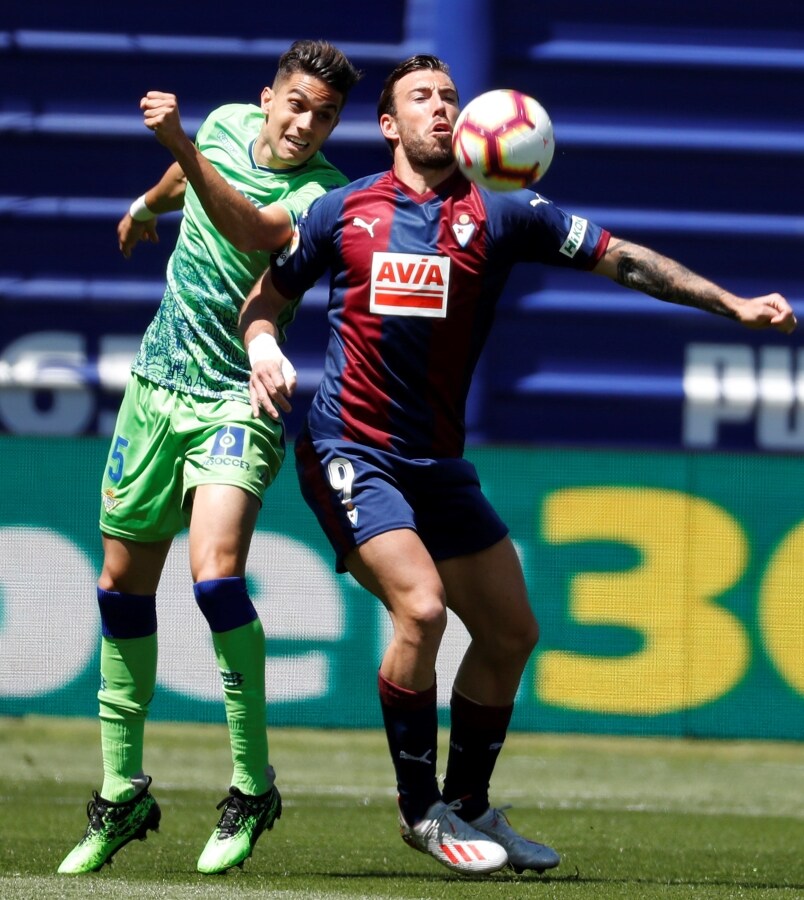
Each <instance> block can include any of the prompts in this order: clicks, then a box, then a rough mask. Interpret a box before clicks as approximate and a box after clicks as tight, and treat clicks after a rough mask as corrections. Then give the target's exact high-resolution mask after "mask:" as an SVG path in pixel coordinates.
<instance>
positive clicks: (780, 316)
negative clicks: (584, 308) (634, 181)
mask: <svg viewBox="0 0 804 900" xmlns="http://www.w3.org/2000/svg"><path fill="white" fill-rule="evenodd" d="M594 271H595V272H596V273H597V274H600V275H606V276H607V277H608V278H611V279H612V280H613V281H616V282H618V283H619V284H621V285H623V286H624V287H628V288H632V289H633V290H636V291H641V292H642V293H644V294H649V295H650V296H651V297H656V298H657V299H659V300H665V301H667V302H668V303H679V304H681V305H683V306H694V307H696V308H697V309H701V310H704V311H705V312H710V313H714V314H716V315H720V316H727V317H728V318H731V319H735V320H736V321H738V322H740V323H741V324H743V325H745V326H746V327H748V328H775V329H777V330H778V331H781V332H783V333H784V334H790V333H791V332H792V331H793V329H794V328H795V327H796V324H797V323H796V317H795V315H794V314H793V310H792V308H791V306H790V304H789V303H788V302H787V300H786V299H785V298H784V297H783V296H782V295H781V294H766V295H764V296H762V297H749V298H744V297H738V296H736V295H735V294H732V293H730V292H729V291H727V290H725V289H723V288H721V287H719V286H718V285H716V284H714V283H713V282H711V281H709V280H708V279H706V278H703V277H701V276H700V275H696V274H695V272H692V271H690V270H689V269H688V268H686V267H685V266H683V265H682V264H681V263H679V262H677V261H676V260H674V259H669V258H668V257H666V256H662V255H661V254H660V253H657V252H656V251H654V250H651V249H649V248H648V247H642V246H640V245H639V244H634V243H631V242H630V241H625V240H620V239H618V238H614V237H612V239H611V241H610V242H609V246H608V249H607V250H606V252H605V254H604V255H603V257H602V259H601V260H600V262H599V263H598V264H597V266H596V267H595V269H594Z"/></svg>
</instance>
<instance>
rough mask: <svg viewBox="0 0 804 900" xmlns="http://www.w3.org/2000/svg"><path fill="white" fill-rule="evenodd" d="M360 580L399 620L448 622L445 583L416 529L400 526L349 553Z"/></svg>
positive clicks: (348, 561) (350, 567)
mask: <svg viewBox="0 0 804 900" xmlns="http://www.w3.org/2000/svg"><path fill="white" fill-rule="evenodd" d="M345 563H346V567H347V569H348V570H349V572H350V573H351V574H352V576H353V577H354V578H355V579H356V581H357V582H358V583H359V584H361V585H362V586H363V587H364V588H366V590H368V591H371V593H373V594H374V595H375V596H376V597H379V599H380V600H381V601H382V602H383V604H384V605H385V607H386V608H387V609H388V611H389V612H390V614H391V618H392V619H393V620H394V621H395V622H397V621H402V620H408V621H416V622H419V623H420V624H428V623H429V624H438V623H443V624H446V623H445V621H444V611H445V596H444V586H443V584H442V582H441V578H440V576H439V574H438V570H437V569H436V566H435V563H434V562H433V560H432V558H431V556H430V554H429V553H428V552H427V549H426V547H425V546H424V544H423V543H422V541H421V539H420V538H419V536H418V535H417V534H416V532H415V531H413V530H411V529H409V528H399V529H394V530H392V531H384V532H382V533H381V534H377V535H375V536H374V537H372V538H369V539H368V540H367V541H365V542H364V543H362V544H360V545H359V546H358V547H355V548H354V549H353V550H352V551H351V552H350V553H348V554H347V556H346V559H345Z"/></svg>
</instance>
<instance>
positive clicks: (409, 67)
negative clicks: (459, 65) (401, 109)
mask: <svg viewBox="0 0 804 900" xmlns="http://www.w3.org/2000/svg"><path fill="white" fill-rule="evenodd" d="M421 69H430V70H432V71H433V72H443V73H444V74H445V75H449V77H450V78H452V75H451V74H450V71H449V66H448V65H447V64H446V63H445V62H444V60H443V59H439V58H438V57H437V56H431V55H430V54H429V53H420V54H418V55H416V56H409V57H408V58H407V59H405V60H403V61H402V62H401V63H399V65H398V66H396V68H395V69H394V70H393V72H391V74H390V75H389V76H388V77H387V78H386V79H385V84H384V85H383V88H382V93H381V94H380V99H379V101H378V103H377V119H378V120H379V119H380V118H381V117H382V116H384V115H386V114H387V115H389V116H395V115H396V98H395V97H394V88H395V87H396V83H397V81H399V79H400V78H404V77H405V75H409V74H410V73H411V72H418V71H419V70H421Z"/></svg>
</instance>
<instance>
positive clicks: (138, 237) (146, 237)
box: [117, 213, 159, 259]
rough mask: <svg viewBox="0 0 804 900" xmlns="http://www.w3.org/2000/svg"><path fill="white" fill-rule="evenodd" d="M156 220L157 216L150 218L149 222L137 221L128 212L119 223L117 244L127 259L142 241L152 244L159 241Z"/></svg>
mask: <svg viewBox="0 0 804 900" xmlns="http://www.w3.org/2000/svg"><path fill="white" fill-rule="evenodd" d="M156 222H157V220H156V219H155V218H154V219H149V220H148V221H147V222H136V221H135V220H134V219H132V218H131V216H130V215H129V214H128V213H126V214H125V215H124V216H123V218H122V219H121V220H120V221H119V222H118V223H117V246H118V247H119V248H120V252H121V253H122V254H123V256H125V258H126V259H128V258H129V257H130V256H131V251H132V250H133V249H134V247H135V246H136V245H137V244H138V243H139V242H140V241H145V242H146V243H151V244H158V243H159V235H158V234H157V233H156Z"/></svg>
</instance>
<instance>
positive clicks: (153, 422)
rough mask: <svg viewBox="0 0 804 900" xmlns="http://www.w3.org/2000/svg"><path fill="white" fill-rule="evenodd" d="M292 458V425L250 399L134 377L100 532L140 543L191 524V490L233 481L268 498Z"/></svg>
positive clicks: (105, 489)
mask: <svg viewBox="0 0 804 900" xmlns="http://www.w3.org/2000/svg"><path fill="white" fill-rule="evenodd" d="M284 456H285V440H284V429H283V426H282V425H281V424H280V423H279V422H275V421H274V420H273V419H271V418H269V417H268V416H267V415H262V416H261V417H260V418H259V419H255V418H254V417H253V416H252V415H251V407H250V406H249V404H248V403H243V402H241V401H239V400H215V399H207V398H204V397H196V396H194V395H193V394H186V393H183V392H180V391H172V390H170V389H168V388H164V387H160V386H159V385H157V384H154V383H153V382H151V381H146V380H145V379H144V378H140V377H139V376H138V375H132V376H131V380H130V381H129V383H128V386H127V387H126V392H125V395H124V397H123V402H122V404H121V406H120V412H119V413H118V416H117V424H116V425H115V433H114V437H113V438H112V446H111V449H110V451H109V459H108V460H107V463H106V468H105V470H104V473H103V485H102V492H101V511H100V529H101V531H102V532H103V533H104V534H109V535H112V536H114V537H119V538H127V539H130V540H135V541H161V540H166V539H168V538H172V537H174V536H175V535H177V534H178V533H179V532H180V531H182V530H183V529H184V528H185V527H187V525H188V524H189V519H190V503H189V502H188V500H189V498H188V494H189V492H190V491H192V490H193V489H194V488H196V487H198V485H199V484H231V485H234V486H236V487H239V488H242V489H243V490H244V491H249V492H250V493H252V494H255V495H256V496H257V497H258V498H259V499H260V500H262V497H263V494H264V493H265V489H266V488H267V487H268V485H270V484H271V482H272V481H273V480H274V478H275V477H276V475H277V473H278V472H279V469H280V467H281V465H282V460H283V459H284Z"/></svg>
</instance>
